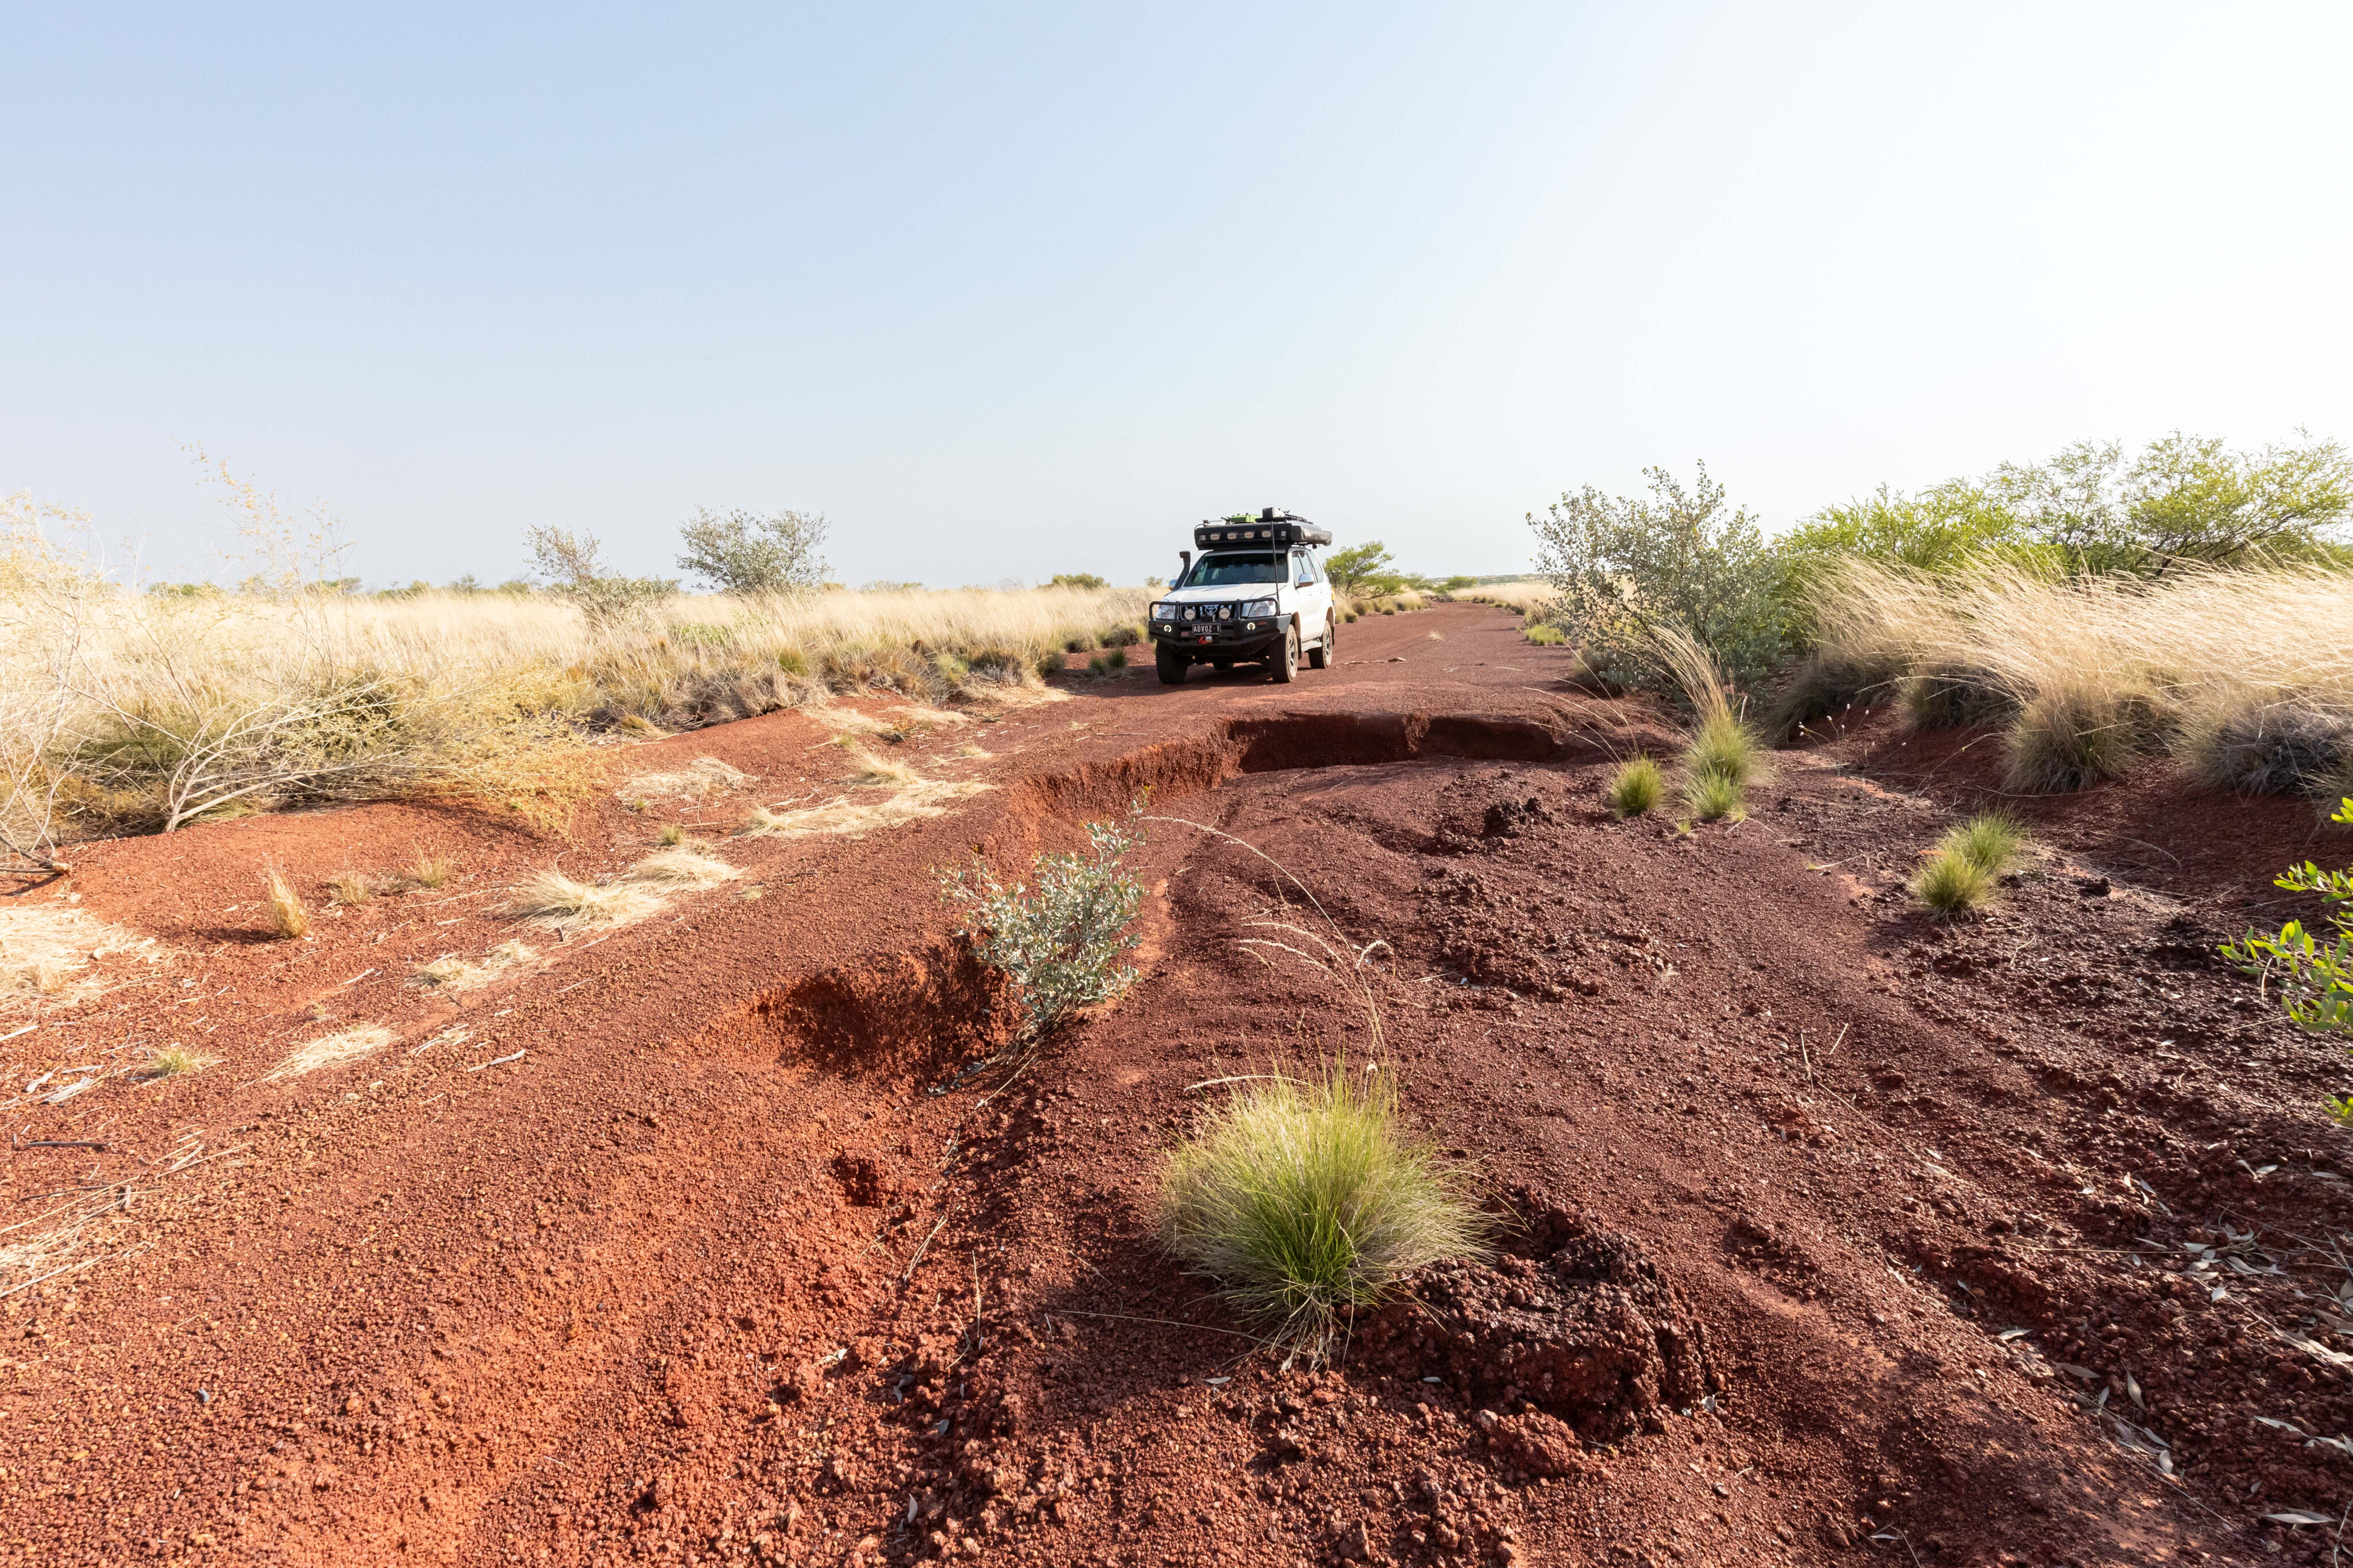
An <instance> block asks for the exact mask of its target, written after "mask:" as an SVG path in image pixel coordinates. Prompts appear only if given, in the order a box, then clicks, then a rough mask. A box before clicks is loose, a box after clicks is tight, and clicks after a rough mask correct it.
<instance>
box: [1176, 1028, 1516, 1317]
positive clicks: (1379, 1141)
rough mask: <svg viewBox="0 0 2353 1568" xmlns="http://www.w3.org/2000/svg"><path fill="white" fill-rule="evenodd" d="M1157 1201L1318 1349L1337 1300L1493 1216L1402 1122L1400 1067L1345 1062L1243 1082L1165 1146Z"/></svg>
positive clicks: (1182, 1237)
mask: <svg viewBox="0 0 2353 1568" xmlns="http://www.w3.org/2000/svg"><path fill="white" fill-rule="evenodd" d="M1161 1205H1162V1223H1163V1228H1164V1233H1165V1236H1166V1241H1167V1246H1168V1249H1169V1250H1170V1251H1171V1252H1172V1253H1174V1254H1175V1255H1176V1257H1177V1258H1181V1259H1182V1260H1183V1261H1184V1262H1185V1263H1187V1265H1189V1266H1190V1267H1191V1268H1194V1269H1196V1270H1198V1272H1200V1273H1202V1274H1206V1275H1208V1276H1210V1277H1211V1278H1213V1279H1218V1280H1219V1281H1221V1282H1222V1283H1223V1285H1224V1287H1225V1293H1226V1295H1227V1298H1228V1299H1229V1300H1230V1301H1232V1303H1233V1304H1234V1306H1235V1307H1236V1308H1237V1309H1238V1310H1240V1311H1241V1312H1242V1313H1243V1314H1244V1315H1245V1316H1247V1317H1250V1318H1253V1319H1257V1320H1260V1321H1265V1322H1267V1323H1269V1324H1270V1325H1271V1327H1272V1329H1273V1331H1274V1334H1275V1337H1276V1338H1277V1339H1278V1340H1279V1341H1281V1342H1283V1343H1285V1344H1287V1345H1289V1346H1292V1347H1294V1348H1297V1349H1302V1350H1304V1351H1307V1352H1309V1353H1311V1354H1319V1355H1320V1354H1321V1353H1322V1352H1324V1350H1325V1349H1326V1348H1327V1347H1328V1345H1329V1344H1330V1342H1331V1339H1332V1336H1333V1334H1334V1332H1335V1331H1336V1329H1337V1328H1338V1326H1339V1323H1340V1319H1341V1316H1342V1314H1343V1313H1345V1312H1346V1311H1349V1310H1352V1309H1355V1308H1360V1307H1369V1306H1372V1305H1374V1304H1376V1303H1377V1302H1378V1301H1380V1300H1383V1299H1384V1298H1385V1297H1387V1296H1388V1294H1389V1293H1390V1292H1391V1291H1392V1290H1394V1289H1396V1288H1397V1286H1398V1283H1399V1282H1400V1281H1401V1280H1402V1279H1404V1278H1405V1276H1406V1275H1407V1274H1409V1273H1410V1272H1411V1271H1412V1270H1414V1269H1416V1268H1420V1267H1421V1266H1423V1265H1424V1264H1427V1263H1433V1262H1436V1261H1437V1260H1438V1259H1440V1258H1460V1257H1467V1256H1475V1255H1478V1254H1481V1253H1483V1252H1484V1251H1485V1250H1486V1243H1487V1237H1488V1234H1489V1230H1490V1225H1489V1222H1488V1220H1487V1218H1486V1216H1484V1215H1482V1214H1481V1213H1480V1212H1479V1211H1478V1209H1477V1208H1475V1207H1474V1206H1473V1205H1472V1201H1471V1193H1470V1188H1469V1184H1468V1182H1467V1181H1466V1180H1465V1178H1464V1177H1462V1176H1461V1175H1460V1174H1458V1173H1455V1172H1453V1171H1451V1170H1450V1169H1449V1168H1447V1167H1446V1166H1445V1165H1444V1164H1443V1163H1441V1161H1440V1156H1439V1155H1438V1153H1437V1152H1436V1151H1434V1150H1433V1149H1431V1148H1430V1147H1429V1146H1428V1145H1427V1144H1425V1143H1421V1142H1415V1141H1412V1140H1409V1138H1408V1137H1407V1136H1406V1135H1405V1134H1404V1132H1403V1131H1402V1130H1401V1129H1400V1128H1399V1127H1398V1101H1397V1090H1396V1087H1395V1077H1394V1075H1393V1074H1391V1073H1388V1072H1386V1071H1381V1070H1378V1069H1374V1070H1369V1071H1365V1072H1359V1073H1352V1072H1350V1071H1349V1070H1348V1069H1347V1068H1346V1066H1345V1063H1342V1064H1336V1065H1335V1066H1332V1067H1330V1068H1326V1069H1325V1070H1324V1073H1323V1074H1322V1076H1321V1077H1320V1078H1318V1079H1315V1080H1314V1081H1309V1082H1302V1081H1300V1080H1299V1079H1295V1078H1293V1077H1291V1076H1289V1075H1288V1074H1282V1073H1278V1074H1275V1075H1273V1076H1271V1077H1269V1078H1266V1079H1259V1080H1257V1081H1253V1082H1250V1083H1247V1084H1242V1085H1239V1086H1237V1088H1236V1090H1235V1092H1234V1094H1233V1096H1232V1098H1231V1099H1230V1100H1228V1101H1227V1103H1226V1104H1225V1105H1224V1106H1223V1107H1222V1108H1221V1109H1219V1110H1215V1111H1212V1112H1211V1113H1210V1114H1209V1117H1208V1121H1207V1123H1206V1124H1205V1125H1204V1126H1203V1127H1202V1128H1201V1130H1200V1131H1199V1132H1198V1134H1197V1135H1196V1136H1195V1137H1194V1138H1192V1139H1191V1140H1190V1141H1189V1142H1186V1143H1185V1144H1183V1145H1182V1146H1180V1147H1179V1148H1178V1149H1177V1150H1176V1153H1175V1154H1174V1155H1173V1156H1172V1157H1171V1159H1170V1162H1169V1166H1168V1172H1167V1175H1166V1181H1165V1183H1164V1184H1163V1187H1162V1192H1161Z"/></svg>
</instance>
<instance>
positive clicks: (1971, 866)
mask: <svg viewBox="0 0 2353 1568" xmlns="http://www.w3.org/2000/svg"><path fill="white" fill-rule="evenodd" d="M1995 875H1996V874H1995V873H1994V872H1992V871H1989V870H1988V869H1987V868H1985V867H1983V866H1981V865H1979V864H1978V862H1977V861H1975V860H1972V859H1970V858H1968V857H1967V856H1965V855H1948V854H1945V853H1942V852H1939V853H1937V854H1936V855H1935V856H1933V857H1931V858H1929V861H1928V863H1927V864H1926V865H1925V866H1923V867H1921V868H1920V869H1919V870H1918V871H1917V872H1916V873H1915V874H1914V876H1913V878H1912V895H1913V897H1915V898H1916V899H1918V900H1920V901H1921V902H1922V903H1924V904H1926V905H1927V906H1928V907H1929V908H1930V909H1932V910H1936V912H1937V913H1938V914H1940V915H1963V914H1968V913H1970V912H1972V911H1973V910H1978V909H1979V908H1981V907H1983V906H1984V905H1985V904H1986V903H1987V902H1988V901H1989V900H1991V899H1992V898H1993V892H1994V878H1995Z"/></svg>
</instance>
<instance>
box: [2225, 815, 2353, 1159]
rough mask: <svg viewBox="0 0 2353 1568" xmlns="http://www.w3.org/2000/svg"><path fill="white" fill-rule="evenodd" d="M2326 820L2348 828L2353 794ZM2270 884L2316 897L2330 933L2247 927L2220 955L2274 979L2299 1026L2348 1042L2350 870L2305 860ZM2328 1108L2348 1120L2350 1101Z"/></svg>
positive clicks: (2352, 1021)
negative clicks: (2271, 933) (2266, 933)
mask: <svg viewBox="0 0 2353 1568" xmlns="http://www.w3.org/2000/svg"><path fill="white" fill-rule="evenodd" d="M2329 820H2330V821H2331V822H2339V823H2343V824H2345V825H2347V826H2353V796H2348V797H2347V798H2346V799H2345V800H2344V801H2343V802H2342V803H2341V804H2340V805H2338V806H2337V813H2336V815H2335V816H2331V817H2330V818H2329ZM2272 885H2273V886H2274V887H2277V888H2284V889H2286V890H2287V891H2289V892H2291V893H2317V894H2319V895H2320V898H2321V901H2322V903H2323V904H2324V905H2325V906H2326V916H2325V918H2326V919H2327V923H2328V927H2329V930H2328V931H2326V932H2322V933H2320V934H2318V935H2316V934H2315V933H2314V932H2312V931H2307V930H2306V928H2305V926H2304V923H2303V922H2302V921H2288V922H2287V924H2285V925H2284V926H2282V927H2281V928H2280V929H2279V931H2278V933H2277V934H2276V935H2274V936H2264V935H2263V934H2262V933H2260V932H2258V931H2254V930H2253V928H2250V929H2249V930H2248V931H2247V934H2246V935H2245V936H2243V937H2242V938H2240V939H2239V940H2238V941H2237V942H2226V943H2224V944H2223V945H2222V948H2221V954H2222V956H2223V957H2224V958H2227V959H2229V960H2230V961H2231V962H2232V963H2235V964H2237V965H2238V966H2239V967H2240V968H2241V969H2242V970H2243V971H2245V972H2246V973H2249V974H2252V975H2254V976H2256V977H2257V978H2258V979H2260V980H2262V981H2263V983H2264V985H2265V988H2266V989H2268V988H2269V986H2270V984H2271V982H2272V981H2273V980H2274V978H2276V979H2277V980H2278V981H2279V983H2280V1001H2281V1003H2282V1004H2283V1005H2284V1006H2285V1007H2286V1009H2287V1016H2289V1017H2290V1018H2292V1019H2294V1020H2295V1023H2296V1025H2297V1026H2299V1027H2301V1028H2303V1029H2305V1030H2307V1031H2308V1032H2310V1033H2312V1034H2316V1035H2335V1036H2337V1037H2340V1038H2344V1039H2353V868H2348V869H2346V870H2342V871H2323V870H2322V869H2321V868H2319V867H2317V866H2316V865H2314V864H2313V863H2312V862H2311V861H2309V860H2306V862H2305V863H2304V864H2303V865H2301V866H2295V867H2291V868H2288V869H2287V870H2285V871H2283V872H2281V873H2280V874H2279V876H2277V877H2275V878H2274V879H2273V883H2272ZM2328 1109H2329V1110H2330V1112H2331V1113H2332V1114H2333V1115H2335V1116H2336V1118H2337V1120H2338V1121H2348V1122H2353V1100H2337V1099H2331V1100H2329V1102H2328Z"/></svg>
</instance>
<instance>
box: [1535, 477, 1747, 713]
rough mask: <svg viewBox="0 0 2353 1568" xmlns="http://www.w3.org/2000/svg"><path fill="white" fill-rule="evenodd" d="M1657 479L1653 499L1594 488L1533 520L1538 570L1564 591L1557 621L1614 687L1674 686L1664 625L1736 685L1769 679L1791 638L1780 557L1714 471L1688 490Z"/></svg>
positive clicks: (1653, 482) (1672, 481)
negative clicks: (1662, 651)
mask: <svg viewBox="0 0 2353 1568" xmlns="http://www.w3.org/2000/svg"><path fill="white" fill-rule="evenodd" d="M1648 473H1649V475H1650V479H1651V497H1650V499H1649V500H1638V499H1632V498H1629V497H1623V496H1620V497H1618V498H1616V499H1614V500H1613V499H1611V498H1610V497H1608V496H1605V495H1603V494H1602V493H1601V492H1600V491H1599V490H1597V489H1593V488H1592V487H1591V486H1590V485H1588V486H1587V487H1586V488H1585V489H1582V490H1580V491H1578V492H1577V494H1575V495H1566V494H1565V495H1563V496H1562V497H1561V498H1560V500H1558V501H1557V502H1556V503H1555V504H1554V505H1552V506H1551V507H1549V508H1547V509H1546V516H1544V517H1542V518H1539V517H1537V516H1535V514H1534V513H1531V514H1529V517H1528V523H1529V526H1530V527H1532V528H1534V529H1535V532H1536V537H1537V539H1538V541H1539V542H1540V545H1541V549H1540V551H1539V553H1538V556H1537V566H1538V568H1539V569H1540V570H1541V571H1542V572H1543V573H1544V574H1545V575H1546V578H1548V579H1549V580H1550V582H1551V584H1552V586H1553V588H1554V590H1555V591H1556V593H1557V595H1559V597H1558V602H1557V606H1556V609H1555V610H1554V612H1553V616H1554V619H1555V620H1556V621H1557V622H1558V624H1559V625H1560V626H1561V628H1562V629H1563V630H1564V631H1566V632H1567V634H1568V636H1569V637H1570V638H1571V640H1573V641H1575V642H1577V644H1578V645H1580V646H1581V647H1583V648H1584V650H1585V656H1586V658H1587V659H1588V662H1589V663H1590V664H1591V665H1592V668H1593V670H1594V673H1595V674H1596V675H1597V676H1598V677H1599V678H1600V679H1602V680H1603V681H1604V682H1606V683H1608V684H1609V685H1611V686H1629V687H1643V688H1647V689H1651V690H1655V691H1663V690H1671V689H1673V687H1674V685H1675V677H1674V674H1673V672H1672V670H1671V669H1669V668H1666V667H1664V666H1663V665H1662V663H1661V662H1660V660H1659V658H1658V657H1657V655H1658V648H1657V645H1656V641H1655V637H1654V635H1653V634H1655V633H1656V632H1657V631H1659V630H1661V629H1674V630H1678V631H1681V632H1683V633H1684V634H1685V635H1687V636H1689V637H1691V638H1693V639H1694V641H1696V642H1697V643H1698V644H1699V645H1700V647H1703V648H1704V649H1705V650H1706V651H1707V653H1708V656H1709V657H1710V658H1712V659H1713V660H1714V661H1715V664H1716V665H1717V666H1718V667H1720V668H1722V669H1723V670H1725V672H1726V673H1727V674H1728V675H1729V677H1730V678H1731V679H1732V681H1733V683H1734V684H1735V685H1741V686H1745V685H1748V684H1751V683H1753V682H1755V681H1757V680H1758V679H1762V677H1763V676H1764V675H1765V673H1766V671H1767V669H1768V668H1771V666H1772V664H1773V661H1774V660H1775V659H1776V658H1778V657H1779V656H1780V654H1781V652H1782V649H1783V647H1784V644H1785V641H1786V638H1785V635H1784V630H1783V613H1782V608H1781V605H1780V601H1779V597H1778V590H1779V584H1780V581H1781V563H1780V559H1779V557H1778V556H1777V555H1776V554H1775V552H1774V551H1773V549H1772V548H1771V547H1770V546H1769V545H1767V543H1766V542H1765V536H1764V534H1763V533H1762V532H1761V531H1759V530H1758V528H1757V523H1756V520H1755V519H1753V518H1751V517H1750V516H1749V515H1748V513H1747V512H1746V511H1744V510H1731V509H1729V508H1728V507H1727V505H1726V503H1725V492H1724V487H1723V486H1721V485H1718V484H1715V483H1713V482H1711V481H1710V480H1709V479H1708V477H1707V467H1706V465H1705V464H1702V465H1701V466H1700V470H1699V479H1698V482H1697V483H1696V485H1694V488H1693V489H1690V490H1689V491H1686V490H1685V489H1683V486H1682V485H1681V484H1680V483H1679V482H1677V481H1676V480H1675V479H1674V478H1673V477H1672V476H1671V475H1670V474H1669V473H1668V472H1667V471H1666V470H1665V469H1664V468H1651V469H1650V470H1648Z"/></svg>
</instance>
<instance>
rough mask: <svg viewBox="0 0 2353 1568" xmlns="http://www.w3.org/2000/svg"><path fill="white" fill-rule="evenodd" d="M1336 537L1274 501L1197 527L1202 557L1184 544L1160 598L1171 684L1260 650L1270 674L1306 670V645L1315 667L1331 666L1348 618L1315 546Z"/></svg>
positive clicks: (1155, 636) (1164, 668)
mask: <svg viewBox="0 0 2353 1568" xmlns="http://www.w3.org/2000/svg"><path fill="white" fill-rule="evenodd" d="M1331 542H1332V533H1331V531H1330V530H1329V529H1323V528H1317V527H1315V526H1314V524H1312V523H1310V522H1309V521H1307V520H1306V519H1305V518H1303V517H1294V516H1293V515H1292V514H1291V513H1289V512H1287V511H1284V512H1278V511H1276V510H1274V508H1272V507H1268V508H1267V509H1266V510H1265V511H1263V512H1261V514H1260V515H1259V516H1257V517H1255V518H1250V519H1247V520H1245V521H1240V522H1205V523H1203V524H1202V525H1201V526H1200V527H1198V528H1197V529H1195V530H1194V531H1193V547H1194V549H1195V550H1198V551H1200V552H1201V557H1200V559H1199V560H1198V561H1197V560H1195V559H1194V558H1193V552H1192V551H1191V550H1187V551H1184V552H1180V553H1181V554H1182V555H1183V556H1184V560H1185V570H1184V572H1183V573H1182V574H1180V575H1179V576H1178V577H1177V579H1176V586H1175V587H1173V588H1171V589H1170V590H1169V591H1168V594H1167V596H1166V597H1165V598H1162V599H1160V600H1158V601H1156V602H1155V604H1154V605H1153V606H1152V650H1153V653H1154V655H1155V658H1154V662H1155V664H1156V665H1158V667H1159V669H1160V679H1161V682H1162V684H1163V685H1166V686H1177V685H1181V684H1183V682H1184V679H1185V677H1186V675H1187V673H1189V672H1190V671H1191V669H1192V668H1193V666H1195V665H1197V664H1208V665H1215V666H1216V667H1217V668H1219V669H1229V668H1232V667H1233V666H1234V665H1235V664H1237V663H1239V662H1240V661H1242V660H1245V659H1261V658H1262V659H1264V660H1266V667H1267V672H1268V673H1269V674H1271V675H1272V676H1273V677H1274V679H1276V680H1277V681H1285V682H1287V681H1289V680H1290V679H1292V678H1293V676H1295V675H1297V674H1298V673H1299V659H1300V656H1301V655H1302V654H1305V655H1306V657H1307V665H1308V668H1311V669H1324V668H1328V667H1329V666H1330V665H1331V663H1332V658H1333V649H1334V648H1335V647H1337V646H1338V637H1339V629H1340V617H1339V616H1338V615H1337V614H1336V613H1335V611H1334V610H1333V608H1332V585H1331V584H1329V583H1328V582H1326V581H1324V563H1322V562H1321V561H1318V560H1317V559H1316V558H1315V548H1316V546H1318V545H1324V544H1329V543H1331Z"/></svg>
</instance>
